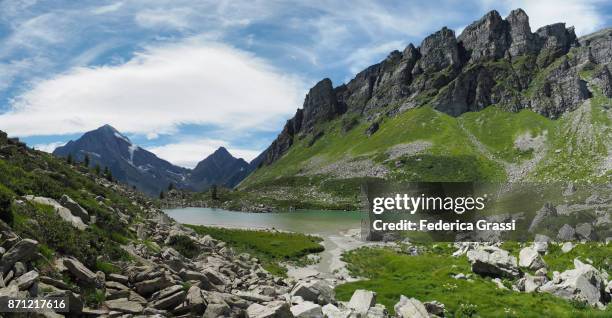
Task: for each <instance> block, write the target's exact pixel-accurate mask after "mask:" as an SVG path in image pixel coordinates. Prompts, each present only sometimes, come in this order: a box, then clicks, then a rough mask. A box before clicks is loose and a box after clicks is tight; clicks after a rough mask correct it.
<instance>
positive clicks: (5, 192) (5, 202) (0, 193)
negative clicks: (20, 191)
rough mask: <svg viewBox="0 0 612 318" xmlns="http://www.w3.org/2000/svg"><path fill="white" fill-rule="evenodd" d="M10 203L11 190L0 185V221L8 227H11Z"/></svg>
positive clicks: (11, 211) (11, 212) (11, 200)
mask: <svg viewBox="0 0 612 318" xmlns="http://www.w3.org/2000/svg"><path fill="white" fill-rule="evenodd" d="M12 202H13V194H12V193H11V190H9V189H8V188H6V187H5V186H3V185H1V184H0V219H2V221H4V222H6V223H7V224H9V225H13V210H12V209H11V205H12Z"/></svg>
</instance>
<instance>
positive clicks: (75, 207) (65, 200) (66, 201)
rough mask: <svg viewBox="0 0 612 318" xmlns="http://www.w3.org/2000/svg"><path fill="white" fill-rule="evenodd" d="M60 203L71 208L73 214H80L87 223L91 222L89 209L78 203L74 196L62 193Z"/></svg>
mask: <svg viewBox="0 0 612 318" xmlns="http://www.w3.org/2000/svg"><path fill="white" fill-rule="evenodd" d="M59 202H60V204H61V205H62V206H64V207H65V208H67V209H68V210H70V212H71V213H72V215H74V216H78V217H79V218H81V220H82V221H83V222H85V223H89V221H90V219H89V213H88V212H87V210H85V209H83V207H81V206H80V205H79V204H78V203H76V202H75V201H74V200H72V198H70V197H69V196H67V195H65V194H64V195H62V197H61V198H60V200H59Z"/></svg>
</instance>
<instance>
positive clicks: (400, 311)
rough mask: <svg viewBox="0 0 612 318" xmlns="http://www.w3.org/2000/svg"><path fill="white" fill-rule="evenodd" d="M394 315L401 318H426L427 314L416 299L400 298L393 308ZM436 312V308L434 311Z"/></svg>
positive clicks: (423, 306) (402, 296) (425, 309)
mask: <svg viewBox="0 0 612 318" xmlns="http://www.w3.org/2000/svg"><path fill="white" fill-rule="evenodd" d="M394 309H395V314H396V315H397V317H401V318H428V317H429V313H428V312H427V308H425V305H423V303H421V302H420V301H419V300H418V299H415V298H408V297H406V296H404V295H401V296H400V301H399V302H398V303H397V304H395V306H394ZM435 310H436V311H437V310H438V309H437V308H436V309H435Z"/></svg>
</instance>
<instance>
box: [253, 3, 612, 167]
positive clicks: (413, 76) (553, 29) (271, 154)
mask: <svg viewBox="0 0 612 318" xmlns="http://www.w3.org/2000/svg"><path fill="white" fill-rule="evenodd" d="M611 34H612V32H600V33H597V34H593V35H591V36H588V37H583V38H581V39H580V40H579V39H577V37H576V35H575V33H574V30H573V28H567V27H566V26H565V24H563V23H556V24H552V25H547V26H544V27H541V28H540V29H538V30H536V31H535V32H532V31H531V28H530V26H529V17H528V16H527V14H526V13H525V12H524V11H523V10H521V9H517V10H514V11H512V12H511V13H510V14H509V15H508V16H507V17H506V18H505V19H504V18H502V17H501V16H500V14H499V13H498V12H497V11H491V12H489V13H487V14H486V15H484V16H483V17H482V18H481V19H479V20H477V21H475V22H473V23H472V24H470V25H468V26H467V27H466V28H465V29H464V30H463V32H462V33H461V34H460V35H459V36H458V37H455V33H454V32H453V31H452V30H450V29H448V28H446V27H444V28H442V29H441V30H439V31H437V32H435V33H433V34H431V35H429V36H427V37H425V38H424V39H423V41H422V42H421V44H420V46H419V47H415V46H414V45H413V44H409V45H408V46H407V47H406V48H405V49H404V50H403V51H401V52H400V51H393V52H391V53H390V54H389V55H388V56H387V58H385V59H384V60H383V61H381V62H380V63H378V64H375V65H372V66H370V67H368V68H366V69H365V70H363V71H362V72H359V73H358V74H357V75H356V76H355V78H354V79H352V80H350V81H349V82H348V83H346V84H343V85H340V86H338V87H336V88H334V87H333V86H332V83H331V81H330V80H329V79H324V80H322V81H321V82H319V83H317V84H316V85H315V86H314V87H313V88H312V89H311V90H310V92H309V93H308V95H307V97H306V99H305V101H304V105H303V108H302V109H300V110H298V111H297V112H296V114H295V116H294V117H293V118H292V119H290V120H289V121H287V123H286V125H285V127H284V128H283V130H282V132H281V133H280V134H279V136H278V137H277V138H276V140H275V141H274V142H273V143H272V144H271V145H270V147H269V148H268V149H267V150H266V151H265V153H266V155H265V157H266V159H265V160H264V161H263V162H264V164H266V165H269V164H271V163H273V162H275V161H276V160H278V159H279V158H281V157H282V156H283V155H284V154H285V153H286V152H287V151H288V150H289V148H290V147H291V146H292V145H293V144H294V142H295V141H296V138H303V137H304V135H307V134H309V135H312V136H315V135H317V134H320V132H318V131H315V129H314V127H315V125H314V124H315V123H323V122H326V121H329V120H331V119H334V118H336V117H338V116H342V114H344V113H348V114H350V116H354V115H355V114H356V115H358V116H359V120H360V121H369V122H377V121H378V119H379V117H381V116H394V115H396V114H398V113H400V112H403V111H405V110H408V109H410V108H414V107H419V106H422V105H425V104H430V105H432V106H433V107H434V108H435V109H437V110H439V111H441V112H444V113H447V114H449V115H452V116H458V115H461V114H463V113H465V112H470V111H479V110H481V109H483V108H485V107H487V106H490V105H493V104H497V105H499V106H502V107H503V108H505V109H507V110H510V111H518V110H521V109H525V108H528V109H532V110H534V111H536V112H538V113H540V114H542V115H544V116H547V117H550V118H558V117H559V116H561V114H563V113H564V112H567V111H571V110H573V109H575V108H577V107H578V106H579V105H580V104H581V103H582V102H583V101H585V100H586V99H588V98H589V97H590V96H591V93H590V91H589V89H588V87H587V85H586V82H585V81H583V80H582V79H581V78H580V76H579V72H578V71H579V70H580V68H581V67H582V66H581V65H584V63H586V62H589V63H591V64H602V65H603V64H605V63H609V62H610V60H611V56H612V53H610V52H612V35H611ZM570 50H573V51H572V52H573V53H574V54H573V55H572V54H568V53H569V52H570ZM560 59H565V60H564V61H562V60H560ZM607 75H608V74H607V73H605V72H604V73H601V76H600V77H601V82H602V83H604V84H605V83H607V81H608V82H609V80H608V79H607ZM606 85H607V84H606ZM606 92H607V91H606Z"/></svg>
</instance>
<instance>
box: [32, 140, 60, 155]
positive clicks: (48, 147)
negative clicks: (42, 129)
mask: <svg viewBox="0 0 612 318" xmlns="http://www.w3.org/2000/svg"><path fill="white" fill-rule="evenodd" d="M65 144H66V143H65V142H61V141H58V142H52V143H48V144H36V145H34V147H33V148H34V149H36V150H40V151H44V152H48V153H52V152H53V150H55V148H57V147H59V146H63V145H65Z"/></svg>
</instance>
